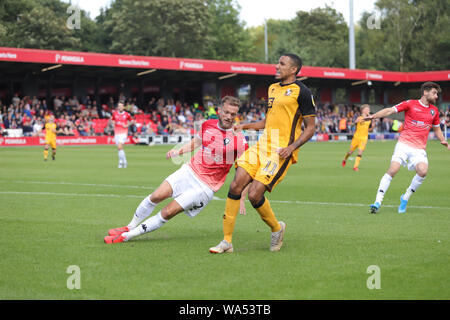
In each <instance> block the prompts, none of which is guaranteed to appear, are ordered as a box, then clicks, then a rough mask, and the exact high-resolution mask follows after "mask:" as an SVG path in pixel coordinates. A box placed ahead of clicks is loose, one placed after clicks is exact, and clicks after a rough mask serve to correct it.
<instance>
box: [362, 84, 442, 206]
mask: <svg viewBox="0 0 450 320" xmlns="http://www.w3.org/2000/svg"><path fill="white" fill-rule="evenodd" d="M420 91H421V94H422V96H421V98H420V99H419V100H407V101H403V102H402V103H399V104H398V105H396V106H394V107H391V108H384V109H382V110H380V111H378V112H377V113H375V114H374V115H372V116H368V117H366V118H365V119H364V120H372V119H377V118H384V117H387V116H389V115H391V114H394V113H398V112H405V125H404V129H403V130H402V132H401V133H400V137H399V138H398V142H397V145H396V146H395V150H394V154H393V155H392V158H391V164H390V166H389V169H388V170H387V172H386V173H385V175H384V176H383V177H382V178H381V181H380V185H379V187H378V191H377V195H376V199H375V202H374V203H373V204H371V205H370V212H371V213H376V212H377V211H378V209H379V208H380V206H381V203H382V201H383V198H384V195H385V194H386V191H387V190H388V188H389V185H390V183H391V180H392V179H393V178H394V176H395V175H396V174H397V172H398V171H399V170H400V168H401V166H402V165H403V166H405V167H407V168H408V170H411V171H413V170H415V171H416V175H415V176H414V177H413V179H412V181H411V184H410V185H409V187H408V188H407V189H406V192H405V193H404V194H402V195H401V196H400V205H399V206H398V213H405V212H406V207H407V205H408V201H409V198H410V197H411V195H412V194H413V193H414V192H416V191H417V189H418V188H419V187H420V186H421V185H422V182H423V181H424V180H425V177H426V175H427V172H428V159H427V153H426V151H425V149H426V145H427V140H428V133H429V132H430V129H431V128H433V131H434V134H435V135H436V137H437V138H438V139H439V141H440V142H441V144H442V145H443V146H445V147H446V148H447V149H449V150H450V146H449V144H448V142H447V141H446V140H445V137H444V135H443V134H442V131H441V128H440V126H439V123H440V121H439V109H438V108H436V107H435V106H434V105H433V103H436V101H437V98H438V94H439V92H441V88H440V86H439V85H438V84H436V83H434V82H425V83H424V84H422V86H421V88H420Z"/></svg>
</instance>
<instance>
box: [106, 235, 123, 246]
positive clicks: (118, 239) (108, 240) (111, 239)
mask: <svg viewBox="0 0 450 320" xmlns="http://www.w3.org/2000/svg"><path fill="white" fill-rule="evenodd" d="M104 240H105V243H108V244H111V243H120V242H124V240H125V237H124V236H122V234H119V235H116V236H106V237H105V239H104Z"/></svg>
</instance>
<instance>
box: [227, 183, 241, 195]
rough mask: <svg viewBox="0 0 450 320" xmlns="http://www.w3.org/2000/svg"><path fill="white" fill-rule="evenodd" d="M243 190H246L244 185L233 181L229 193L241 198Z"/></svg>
mask: <svg viewBox="0 0 450 320" xmlns="http://www.w3.org/2000/svg"><path fill="white" fill-rule="evenodd" d="M242 190H244V188H243V187H242V185H241V184H240V183H239V182H237V181H236V180H233V181H231V183H230V190H229V192H228V193H229V194H232V195H235V196H240V195H241V193H242Z"/></svg>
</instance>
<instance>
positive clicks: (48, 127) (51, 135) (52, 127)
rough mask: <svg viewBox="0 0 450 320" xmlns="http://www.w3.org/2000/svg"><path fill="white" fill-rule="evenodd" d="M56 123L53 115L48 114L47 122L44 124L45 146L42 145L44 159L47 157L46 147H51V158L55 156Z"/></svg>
mask: <svg viewBox="0 0 450 320" xmlns="http://www.w3.org/2000/svg"><path fill="white" fill-rule="evenodd" d="M56 128H57V127H56V123H55V117H54V116H50V117H49V120H48V122H47V123H46V124H45V146H44V161H47V158H48V148H49V147H51V148H52V159H53V160H55V156H56Z"/></svg>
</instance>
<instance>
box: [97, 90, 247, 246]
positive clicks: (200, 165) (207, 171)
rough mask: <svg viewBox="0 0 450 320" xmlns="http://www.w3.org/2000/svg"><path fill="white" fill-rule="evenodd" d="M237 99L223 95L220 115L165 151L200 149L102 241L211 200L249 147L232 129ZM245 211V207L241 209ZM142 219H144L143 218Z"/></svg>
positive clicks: (126, 236) (122, 237)
mask: <svg viewBox="0 0 450 320" xmlns="http://www.w3.org/2000/svg"><path fill="white" fill-rule="evenodd" d="M239 106H240V101H239V99H237V98H235V97H230V96H226V97H224V98H223V99H222V105H221V107H220V108H219V112H218V116H219V119H212V120H207V121H205V122H203V124H202V126H201V130H200V131H201V132H199V134H197V135H196V136H194V138H193V139H192V140H191V141H190V142H188V143H187V144H185V145H184V146H182V147H181V148H180V149H178V150H175V149H172V150H170V151H169V152H167V154H166V158H167V159H172V158H174V157H177V156H179V155H182V154H185V153H190V152H191V151H194V150H195V149H197V148H199V147H201V148H200V149H199V151H198V152H197V153H196V154H195V155H194V156H193V157H192V158H191V159H190V161H189V163H185V164H183V165H182V166H181V168H180V169H178V170H177V171H175V172H174V173H173V174H171V175H170V176H168V177H167V178H166V179H165V180H164V181H163V182H162V183H161V185H160V186H159V187H158V188H157V189H156V190H155V191H154V192H153V193H152V194H150V195H149V196H148V197H146V198H145V199H144V200H143V201H142V202H141V203H140V204H139V206H138V208H137V209H136V211H135V213H134V215H133V218H132V220H131V221H130V223H129V224H128V225H126V226H124V227H120V228H115V229H110V230H109V231H108V236H106V237H105V238H104V241H105V243H119V242H124V241H129V240H131V239H132V238H134V237H136V236H139V235H141V234H144V233H148V232H151V231H154V230H157V229H159V228H161V227H162V226H163V225H164V224H165V223H166V222H167V221H168V220H169V219H171V218H173V217H174V216H176V215H177V214H178V213H180V212H184V213H185V214H186V215H188V216H189V217H195V216H196V215H197V214H198V213H199V212H200V211H201V210H203V209H204V208H205V207H206V205H207V204H208V203H209V201H211V199H212V198H213V196H214V193H215V192H217V191H218V190H219V189H220V187H221V186H222V185H223V183H224V182H225V179H226V176H227V174H228V172H229V170H230V168H231V167H232V165H233V164H234V161H235V160H236V158H237V157H239V156H240V155H241V154H242V153H243V152H244V151H245V149H246V148H247V147H248V145H247V142H246V140H245V137H244V136H243V135H242V133H240V132H234V131H233V124H234V119H235V118H236V115H237V113H238V111H239ZM169 197H171V198H172V199H173V200H172V201H171V202H170V203H169V204H168V205H166V206H165V207H164V208H163V209H162V210H161V211H159V212H158V213H157V214H156V215H154V216H151V217H150V218H148V219H146V218H147V217H148V216H150V215H151V213H152V212H153V210H154V209H155V207H156V206H157V204H158V203H160V202H161V201H163V200H165V199H167V198H169ZM244 212H245V210H244ZM144 219H146V220H145V221H144Z"/></svg>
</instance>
